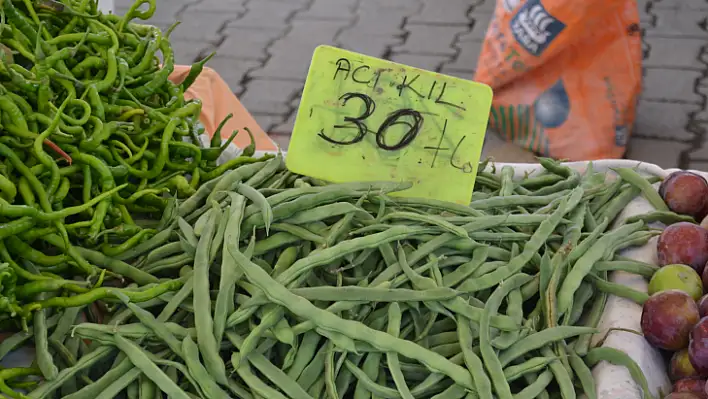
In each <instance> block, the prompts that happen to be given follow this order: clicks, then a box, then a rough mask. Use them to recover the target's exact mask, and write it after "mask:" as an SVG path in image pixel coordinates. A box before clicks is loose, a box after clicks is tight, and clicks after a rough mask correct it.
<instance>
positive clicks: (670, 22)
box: [646, 9, 708, 38]
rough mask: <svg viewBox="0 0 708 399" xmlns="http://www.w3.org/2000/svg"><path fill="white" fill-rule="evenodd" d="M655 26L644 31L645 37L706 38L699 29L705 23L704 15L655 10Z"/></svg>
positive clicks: (693, 12) (700, 13) (703, 30)
mask: <svg viewBox="0 0 708 399" xmlns="http://www.w3.org/2000/svg"><path fill="white" fill-rule="evenodd" d="M652 13H653V14H654V15H656V25H655V26H649V27H647V29H646V35H647V36H648V37H651V36H661V37H696V38H708V32H707V31H706V30H705V29H703V28H702V27H701V25H703V24H705V22H706V14H705V13H702V12H695V11H690V10H678V9H673V10H671V9H669V10H666V9H656V10H652Z"/></svg>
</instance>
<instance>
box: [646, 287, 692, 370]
mask: <svg viewBox="0 0 708 399" xmlns="http://www.w3.org/2000/svg"><path fill="white" fill-rule="evenodd" d="M699 320H700V315H699V314H698V305H696V302H695V301H694V300H693V298H691V296H690V295H688V294H687V293H685V292H683V291H679V290H668V291H661V292H658V293H656V294H654V295H652V296H650V297H649V299H648V300H647V301H646V302H645V303H644V308H643V309H642V320H641V326H642V332H643V333H644V338H646V340H647V341H649V343H650V344H652V345H653V346H655V347H657V348H660V349H666V350H671V351H677V350H679V349H683V348H685V347H686V346H687V345H688V337H689V334H690V333H691V329H692V328H693V326H695V325H696V323H698V321H699ZM694 366H695V364H694Z"/></svg>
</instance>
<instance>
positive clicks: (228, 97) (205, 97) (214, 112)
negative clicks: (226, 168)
mask: <svg viewBox="0 0 708 399" xmlns="http://www.w3.org/2000/svg"><path fill="white" fill-rule="evenodd" d="M189 69H190V67H189V66H183V65H178V66H176V67H175V70H174V72H173V73H172V75H170V80H171V81H173V82H175V83H181V82H182V81H183V80H184V79H185V78H186V77H187V75H188V74H189ZM184 96H185V98H187V99H193V98H197V99H199V100H201V102H202V114H201V117H200V118H199V120H200V121H201V122H202V124H203V125H204V128H205V130H206V133H207V134H208V135H209V137H211V136H212V135H213V134H214V132H215V131H216V129H217V128H218V127H219V124H220V123H221V121H223V120H224V118H226V116H227V115H228V114H231V113H233V114H234V116H233V118H231V120H229V121H228V122H227V123H226V125H224V128H223V129H222V130H221V138H222V140H227V139H228V138H229V137H230V136H231V133H232V132H233V131H234V130H238V131H239V134H238V136H236V138H235V139H234V144H235V145H236V147H238V148H241V149H243V148H245V147H246V146H248V145H249V144H250V143H251V140H250V138H249V137H248V134H247V133H246V132H245V131H244V127H248V128H249V129H250V130H251V133H253V136H254V137H255V139H256V149H257V150H258V151H278V146H277V145H276V144H275V143H274V142H273V140H271V139H270V137H268V135H267V134H266V133H265V132H264V131H263V129H262V128H261V127H260V126H259V125H258V123H257V122H256V120H255V119H253V116H252V115H251V114H250V113H249V112H248V110H246V108H245V107H244V106H243V104H241V102H240V101H239V100H238V98H236V96H235V95H234V93H233V92H231V89H230V88H229V85H228V84H226V82H225V81H224V79H222V78H221V76H219V74H218V73H216V71H214V70H213V69H211V68H204V70H203V71H202V74H201V75H199V77H198V78H197V80H196V81H195V82H194V84H192V86H191V87H190V88H189V90H187V92H186V93H184Z"/></svg>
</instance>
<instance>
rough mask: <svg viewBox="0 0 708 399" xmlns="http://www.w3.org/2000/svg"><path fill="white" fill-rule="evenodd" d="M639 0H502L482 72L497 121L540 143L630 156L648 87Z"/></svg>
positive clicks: (566, 152) (578, 155) (556, 149)
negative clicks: (644, 80) (640, 105)
mask: <svg viewBox="0 0 708 399" xmlns="http://www.w3.org/2000/svg"><path fill="white" fill-rule="evenodd" d="M641 60H642V48H641V39H640V32H639V12H638V9H637V2H636V0H542V1H541V0H497V6H496V10H495V14H494V18H493V20H492V22H491V24H490V27H489V30H488V31H487V35H486V38H485V42H484V45H483V47H482V52H481V55H480V58H479V65H478V66H477V72H476V76H475V80H476V81H479V82H483V83H486V84H488V85H490V86H491V87H492V88H493V89H494V103H493V106H492V112H491V116H490V120H489V121H490V122H489V125H490V128H491V129H492V130H495V131H496V132H497V133H499V134H500V135H501V136H502V137H503V138H505V139H506V140H507V141H511V142H513V143H515V144H517V145H519V146H521V147H523V148H526V149H528V150H530V151H533V152H535V153H538V154H541V155H544V156H550V157H553V158H557V159H569V160H573V161H580V160H593V159H602V158H621V157H622V156H623V154H624V151H625V146H626V145H627V141H628V139H629V135H630V131H631V129H632V126H633V124H634V117H635V111H636V103H637V98H638V95H639V92H640V91H641V79H642V71H641Z"/></svg>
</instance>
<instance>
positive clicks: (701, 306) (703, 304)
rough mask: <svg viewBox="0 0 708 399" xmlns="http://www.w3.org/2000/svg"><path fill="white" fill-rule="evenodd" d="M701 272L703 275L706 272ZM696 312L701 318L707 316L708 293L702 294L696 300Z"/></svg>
mask: <svg viewBox="0 0 708 399" xmlns="http://www.w3.org/2000/svg"><path fill="white" fill-rule="evenodd" d="M703 274H704V275H705V274H706V273H703ZM698 313H700V315H701V318H703V317H706V316H708V294H706V295H703V296H702V297H701V299H699V300H698Z"/></svg>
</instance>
